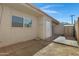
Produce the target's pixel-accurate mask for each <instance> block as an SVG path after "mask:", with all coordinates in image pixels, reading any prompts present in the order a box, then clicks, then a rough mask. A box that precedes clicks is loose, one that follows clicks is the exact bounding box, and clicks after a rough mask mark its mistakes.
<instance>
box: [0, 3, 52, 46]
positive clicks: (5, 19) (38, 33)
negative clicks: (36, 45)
mask: <svg viewBox="0 0 79 59" xmlns="http://www.w3.org/2000/svg"><path fill="white" fill-rule="evenodd" d="M21 7H22V6H21ZM19 9H22V8H19V7H18V8H13V7H10V6H8V5H5V4H3V5H0V21H1V23H0V47H3V46H7V45H10V44H15V43H18V42H22V41H27V40H31V39H35V38H37V37H39V38H41V39H46V38H48V37H51V36H52V21H51V20H52V19H51V18H50V17H48V16H46V15H40V14H39V13H36V12H35V11H33V10H31V9H29V8H27V9H26V10H23V9H22V10H19ZM12 16H20V17H26V18H31V19H32V27H29V28H27V27H12ZM46 22H49V24H50V25H49V26H50V28H48V27H47V25H46ZM47 30H48V31H47ZM47 33H49V34H47Z"/></svg>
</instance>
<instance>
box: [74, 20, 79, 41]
mask: <svg viewBox="0 0 79 59" xmlns="http://www.w3.org/2000/svg"><path fill="white" fill-rule="evenodd" d="M75 31H76V33H75V36H76V39H77V41H78V42H79V19H78V21H77V22H76V24H75Z"/></svg>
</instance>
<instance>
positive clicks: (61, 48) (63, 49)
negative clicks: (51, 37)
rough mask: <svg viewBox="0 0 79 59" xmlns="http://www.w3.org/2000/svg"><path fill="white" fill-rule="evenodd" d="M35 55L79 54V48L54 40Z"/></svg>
mask: <svg viewBox="0 0 79 59" xmlns="http://www.w3.org/2000/svg"><path fill="white" fill-rule="evenodd" d="M34 56H79V48H75V47H71V46H67V45H62V44H57V43H53V42H52V43H50V44H49V45H48V46H46V47H45V48H43V49H41V50H40V51H38V52H37V53H36V54H34Z"/></svg>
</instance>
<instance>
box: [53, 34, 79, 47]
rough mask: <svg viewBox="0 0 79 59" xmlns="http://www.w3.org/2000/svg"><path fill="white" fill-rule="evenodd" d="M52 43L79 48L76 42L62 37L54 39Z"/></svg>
mask: <svg viewBox="0 0 79 59" xmlns="http://www.w3.org/2000/svg"><path fill="white" fill-rule="evenodd" d="M53 41H54V42H57V43H62V44H66V45H70V46H75V47H79V45H78V43H77V41H76V40H68V39H66V38H65V37H64V36H59V37H58V38H56V39H55V40H53Z"/></svg>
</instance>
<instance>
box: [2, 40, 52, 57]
mask: <svg viewBox="0 0 79 59" xmlns="http://www.w3.org/2000/svg"><path fill="white" fill-rule="evenodd" d="M49 43H51V42H50V41H45V40H29V41H26V42H21V43H18V44H14V45H10V46H7V47H3V48H0V55H1V54H2V55H14V56H32V55H34V54H35V53H36V52H38V51H39V50H40V49H42V48H44V47H45V46H47V45H48V44H49Z"/></svg>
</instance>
